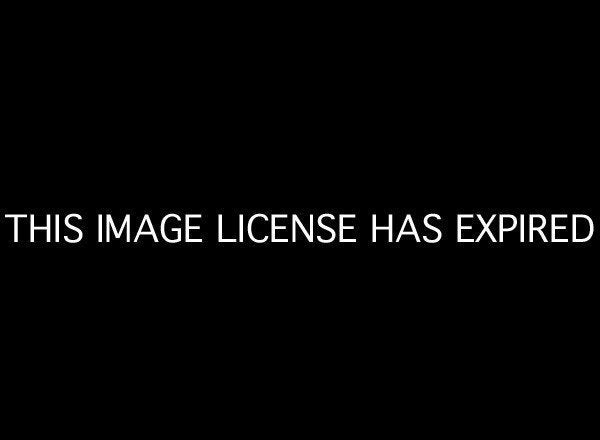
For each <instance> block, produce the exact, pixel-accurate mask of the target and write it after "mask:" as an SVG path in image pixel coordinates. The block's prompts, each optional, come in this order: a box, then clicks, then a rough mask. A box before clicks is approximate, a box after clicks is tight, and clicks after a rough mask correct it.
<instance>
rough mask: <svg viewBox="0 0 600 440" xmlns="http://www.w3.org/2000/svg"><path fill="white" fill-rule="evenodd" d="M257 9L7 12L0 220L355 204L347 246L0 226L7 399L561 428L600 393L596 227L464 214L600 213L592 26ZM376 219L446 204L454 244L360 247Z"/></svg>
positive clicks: (164, 412) (337, 420) (72, 409)
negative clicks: (52, 237)
mask: <svg viewBox="0 0 600 440" xmlns="http://www.w3.org/2000/svg"><path fill="white" fill-rule="evenodd" d="M52 12H57V11H52ZM153 12H157V11H153ZM163 12H164V11H163ZM247 12H248V14H247V13H246V12H240V11H239V10H237V9H236V11H233V10H232V11H228V12H227V13H225V14H224V15H223V14H221V15H216V14H215V13H214V12H212V11H211V12H207V11H204V12H195V13H193V14H190V15H188V14H186V13H184V12H183V11H180V12H177V13H175V15H173V16H171V15H170V14H169V15H167V14H166V13H165V15H164V16H163V14H162V12H161V14H159V15H160V18H156V16H155V15H152V17H150V16H147V15H146V13H145V12H144V13H141V12H140V11H137V12H136V13H133V14H127V15H126V14H125V13H124V12H122V13H119V14H114V16H112V15H111V16H110V17H107V18H102V19H100V18H99V17H100V15H97V14H100V12H97V13H96V12H95V13H94V14H92V15H85V19H83V18H82V16H78V18H77V19H75V18H74V19H66V22H65V23H63V22H62V21H57V20H50V19H48V16H46V17H45V16H44V14H43V13H41V14H40V16H36V17H35V19H34V18H33V15H36V14H34V13H33V12H32V11H30V12H28V14H26V15H25V16H23V17H24V19H25V20H24V21H19V23H18V24H16V25H15V26H14V29H10V30H8V31H7V39H6V44H5V52H4V55H3V66H4V67H3V70H4V72H3V73H4V74H5V79H4V80H3V85H4V87H3V96H4V99H3V110H4V111H3V124H2V125H3V133H4V136H3V137H4V142H3V156H4V158H3V160H2V173H1V176H2V177H1V179H2V201H1V202H2V205H1V206H2V213H3V214H4V213H5V212H31V213H42V212H43V213H67V212H79V213H83V214H86V215H87V216H89V215H92V214H94V213H96V212H105V211H107V210H110V211H113V212H124V211H131V212H151V213H153V214H155V215H158V214H160V213H163V212H169V211H175V212H179V213H186V212H190V213H202V214H204V215H205V216H206V217H208V218H210V217H211V216H214V215H215V214H216V213H217V212H222V211H229V212H237V211H239V210H243V211H246V212H252V211H256V212H288V213H292V212H294V213H319V212H325V211H328V212H334V213H335V212H356V213H359V215H361V243H360V244H359V245H348V246H342V245H338V246H331V247H326V248H323V247H321V248H317V247H291V246H285V245H283V246H275V245H273V246H268V247H262V248H252V247H244V248H234V249H232V248H227V249H225V248H218V247H216V246H214V245H210V244H207V245H206V246H199V247H175V248H164V247H158V248H154V247H152V246H138V247H129V248H128V247H126V246H124V247H117V248H115V247H111V248H102V247H98V246H95V245H94V244H93V243H88V244H83V245H81V246H76V247H63V246H54V247H53V246H39V247H35V248H31V247H27V246H23V247H20V246H10V245H9V243H8V242H7V240H4V242H3V245H2V254H3V257H5V258H3V263H2V264H3V270H2V273H3V278H4V282H3V284H4V285H5V286H6V287H5V288H3V289H2V291H3V295H2V301H3V303H4V304H3V307H2V311H3V314H4V315H5V319H3V324H4V327H5V331H4V338H3V339H4V341H5V347H6V348H5V355H6V356H5V358H6V362H5V365H7V366H8V367H9V370H10V373H9V374H8V375H7V376H6V382H7V384H8V385H9V386H10V388H11V389H13V388H14V389H15V393H14V394H11V396H14V397H11V404H10V408H11V412H12V413H13V414H15V415H20V416H23V414H31V410H32V409H34V408H35V409H38V410H40V411H39V412H40V413H41V414H45V415H46V417H47V418H45V419H44V420H47V421H46V422H44V423H49V424H52V425H57V426H63V423H67V424H71V423H73V420H74V419H77V420H78V421H83V422H88V423H86V425H87V426H88V427H89V426H99V427H107V426H109V425H112V422H113V421H123V420H128V421H131V420H133V421H134V425H136V426H138V427H148V426H150V427H152V428H153V429H158V426H157V425H160V426H163V427H165V428H166V429H167V430H168V431H171V430H174V429H176V428H180V427H181V426H183V425H184V424H183V422H184V421H191V422H192V423H193V424H201V426H198V427H200V428H202V427H203V426H204V425H203V423H205V420H207V419H208V420H210V421H212V422H213V423H214V422H216V423H217V424H218V425H219V426H221V427H222V429H225V430H230V429H239V428H242V429H251V428H255V427H256V428H261V429H266V428H269V429H273V428H274V427H275V426H276V425H278V424H279V423H281V422H283V423H282V424H283V426H284V427H285V428H286V429H287V430H286V431H282V432H288V431H290V430H291V431H295V430H298V429H306V430H308V432H314V431H313V430H312V429H313V428H312V427H313V426H315V422H317V423H318V422H323V421H328V422H330V423H329V426H330V428H329V429H331V430H332V431H331V432H337V430H340V429H344V428H350V429H357V430H358V429H359V428H363V429H365V430H366V431H365V432H372V431H373V430H375V429H383V428H384V427H386V426H387V425H388V424H389V423H391V424H392V426H395V427H396V428H399V427H400V428H401V427H403V426H407V427H408V425H404V424H403V423H405V422H401V421H402V420H407V419H408V420H410V421H412V422H413V423H416V424H418V425H420V426H421V427H422V428H423V429H426V430H431V429H440V428H441V429H455V428H460V429H465V428H467V427H469V428H471V429H473V428H474V427H475V425H477V424H478V423H481V422H483V425H484V426H485V427H486V428H487V429H488V430H490V429H491V430H497V429H507V430H509V432H512V431H510V430H511V429H512V428H511V427H512V426H514V423H515V422H522V421H525V420H528V421H532V420H533V421H534V423H532V424H531V426H532V428H533V429H540V427H548V426H551V427H553V428H556V429H557V428H558V426H557V425H559V424H560V425H561V426H563V427H566V428H568V429H573V424H572V423H573V419H572V418H571V416H572V415H573V414H576V415H577V417H578V418H579V420H580V421H581V420H583V419H584V418H585V417H586V414H588V411H589V409H586V408H587V405H586V403H585V402H586V396H589V395H590V394H591V393H592V390H593V389H595V388H594V385H593V381H592V375H591V372H592V371H593V369H594V366H595V365H596V364H595V363H594V362H592V359H593V356H592V355H593V348H594V347H593V341H594V339H595V338H596V336H597V327H598V326H597V322H596V320H595V314H596V310H597V304H596V301H595V299H594V297H593V295H594V293H595V290H597V289H596V287H595V284H594V283H593V281H595V279H594V269H595V266H596V262H597V253H596V247H597V238H595V239H594V242H593V243H590V244H587V245H560V244H559V245H552V246H544V245H541V246H522V245H521V246H518V245H515V244H508V245H506V246H486V245H482V246H460V245H458V244H456V243H455V242H454V241H455V240H454V238H455V236H454V225H453V218H454V216H455V215H456V214H457V213H460V212H477V213H487V214H490V213H512V214H518V213H530V212H531V213H545V214H549V213H585V214H588V215H592V216H593V217H594V218H595V220H596V221H597V212H598V211H597V208H596V207H595V205H596V203H595V200H596V199H595V195H594V193H593V188H594V187H595V186H596V184H595V180H596V179H595V178H594V177H595V174H594V161H593V159H592V154H593V152H592V147H593V146H594V145H596V144H597V135H596V133H595V130H594V128H595V121H596V118H597V108H596V107H595V102H596V101H597V85H596V84H595V82H594V81H593V78H595V77H597V69H596V68H595V66H594V65H593V54H594V52H593V49H594V47H593V46H592V44H591V43H592V40H591V39H589V38H590V36H589V35H588V33H591V32H592V29H591V28H589V27H588V26H587V25H586V24H585V23H584V22H583V21H582V19H581V18H580V17H575V18H569V17H567V16H566V15H565V16H563V17H561V19H560V20H559V21H556V19H553V20H550V19H549V18H543V17H542V16H541V15H540V14H539V13H536V14H532V15H527V17H526V18H524V17H525V13H524V11H521V13H520V14H516V15H514V16H513V15H510V14H509V16H506V15H504V14H500V11H496V12H494V13H487V12H483V11H481V13H480V15H477V13H476V12H475V11H469V14H466V11H445V12H441V11H427V12H425V13H420V14H416V13H414V12H412V11H404V12H397V11H395V12H393V13H392V12H385V11H380V12H376V13H374V14H371V13H369V14H367V13H366V11H353V12H354V14H351V15H347V14H346V13H344V14H338V13H332V14H328V15H327V17H326V18H325V14H324V11H321V13H319V14H308V16H307V15H306V14H303V13H301V11H295V12H293V13H284V12H283V11H281V12H280V13H276V12H275V11H272V10H270V11H269V13H268V14H267V13H266V12H265V11H262V12H261V11H255V10H253V11H247ZM305 12H306V11H305ZM338 12H339V11H338ZM446 12H448V13H449V12H453V13H454V15H446ZM538 12H539V11H538ZM69 13H70V14H73V13H74V12H73V11H70V12H69ZM250 13H253V14H251V15H249V14H250ZM75 14H76V13H75ZM278 14H280V15H278ZM470 14H474V15H470ZM184 16H185V18H184ZM69 17H70V15H69ZM102 17H104V15H102ZM257 17H259V18H260V19H259V18H257ZM517 17H518V18H517ZM63 18H65V16H64V15H63ZM375 212H376V213H380V214H387V213H395V214H405V213H413V214H423V213H428V212H438V213H440V214H441V215H443V217H444V219H445V220H446V221H447V225H448V227H447V228H445V229H444V233H445V238H444V241H443V243H441V244H440V245H438V246H420V247H417V246H413V245H411V244H410V243H407V244H406V245H401V246H394V247H377V248H376V247H374V246H371V245H369V244H368V238H369V234H368V229H367V228H366V225H368V223H364V221H365V220H368V218H369V215H370V214H371V213H375ZM363 229H366V232H365V231H363ZM3 233H5V231H3ZM4 237H6V235H4ZM54 411H56V412H58V413H61V414H63V416H62V417H54V416H52V414H53V412H54ZM36 413H38V412H36ZM40 417H41V416H40ZM173 417H174V418H173ZM40 420H41V419H40ZM92 423H93V424H92ZM578 425H579V423H578ZM48 426H50V425H48ZM133 429H139V428H135V427H134V428H133Z"/></svg>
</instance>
